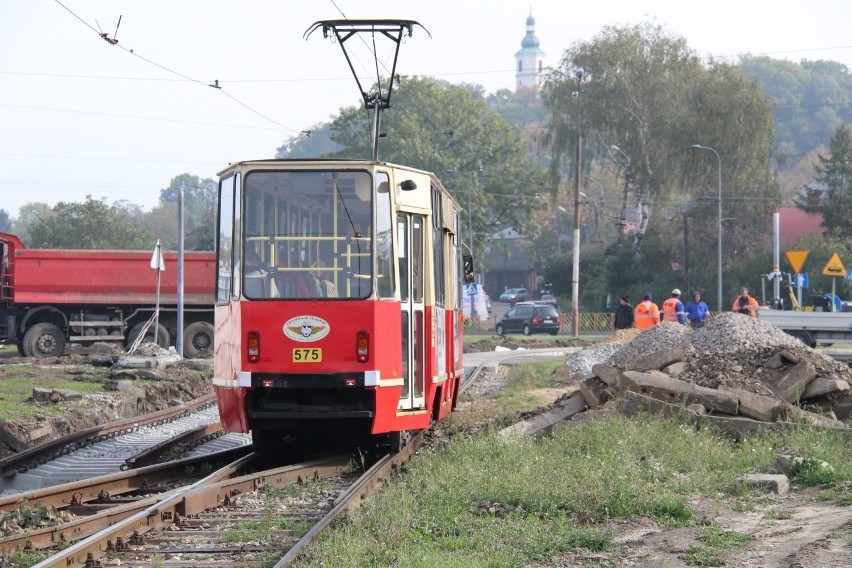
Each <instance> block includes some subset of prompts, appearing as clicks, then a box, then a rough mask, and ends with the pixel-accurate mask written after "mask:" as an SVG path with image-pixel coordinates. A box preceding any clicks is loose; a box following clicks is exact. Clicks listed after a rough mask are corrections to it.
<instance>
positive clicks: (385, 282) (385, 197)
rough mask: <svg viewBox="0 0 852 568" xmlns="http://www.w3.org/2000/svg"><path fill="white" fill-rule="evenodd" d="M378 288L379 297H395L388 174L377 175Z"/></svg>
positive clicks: (391, 216)
mask: <svg viewBox="0 0 852 568" xmlns="http://www.w3.org/2000/svg"><path fill="white" fill-rule="evenodd" d="M376 182H377V184H376V279H377V284H376V287H377V288H376V290H377V292H378V296H379V298H393V297H394V296H395V295H396V282H395V279H394V270H393V259H394V254H393V212H392V211H391V198H390V179H389V177H388V174H387V173H385V172H380V173H379V174H378V175H376Z"/></svg>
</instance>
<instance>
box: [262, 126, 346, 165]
mask: <svg viewBox="0 0 852 568" xmlns="http://www.w3.org/2000/svg"><path fill="white" fill-rule="evenodd" d="M331 134H332V133H331V127H330V125H329V124H327V123H319V124H315V125H314V126H312V127H311V128H310V129H309V130H306V131H305V132H304V133H301V134H298V135H297V136H294V137H293V138H290V139H289V140H287V141H285V142H284V143H283V144H282V145H281V146H279V147H278V149H277V150H276V151H275V157H276V158H306V159H310V158H316V157H320V156H328V155H329V154H333V153H334V152H339V151H340V150H341V148H340V145H339V144H335V143H334V142H333V141H332V139H331Z"/></svg>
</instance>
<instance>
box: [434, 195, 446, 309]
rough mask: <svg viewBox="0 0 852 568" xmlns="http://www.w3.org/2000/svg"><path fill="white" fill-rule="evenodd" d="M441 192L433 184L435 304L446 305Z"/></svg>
mask: <svg viewBox="0 0 852 568" xmlns="http://www.w3.org/2000/svg"><path fill="white" fill-rule="evenodd" d="M441 205H442V203H441V192H440V191H439V190H438V188H437V187H435V186H434V185H433V186H432V246H433V247H434V250H435V256H434V259H435V260H434V262H433V264H432V268H433V270H434V273H433V274H432V277H433V282H434V289H435V305H436V306H441V307H445V306H446V303H445V299H446V298H445V295H444V292H445V290H444V229H443V227H444V220H443V219H444V218H443V213H444V211H443V209H442V207H441Z"/></svg>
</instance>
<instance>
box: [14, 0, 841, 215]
mask: <svg viewBox="0 0 852 568" xmlns="http://www.w3.org/2000/svg"><path fill="white" fill-rule="evenodd" d="M530 11H532V15H533V17H535V19H536V35H537V36H538V38H539V40H540V41H541V49H542V50H544V51H545V52H546V53H547V57H546V58H545V63H546V65H550V66H556V65H558V63H559V59H560V55H561V53H562V51H563V50H564V49H565V48H566V47H567V46H569V45H571V44H572V43H573V42H575V41H577V40H589V39H591V38H593V37H594V36H595V35H596V34H598V33H599V32H600V30H601V28H602V27H603V26H605V25H627V24H636V23H640V22H647V21H652V22H654V23H656V24H659V25H661V26H663V27H664V28H666V29H667V30H668V31H670V32H672V33H674V34H678V35H681V36H683V37H685V38H686V39H687V41H688V42H689V45H690V47H692V48H693V49H695V50H696V51H697V52H698V53H699V54H700V55H702V56H711V55H712V56H713V57H716V58H723V59H726V60H730V61H736V57H737V56H738V55H740V54H744V53H749V54H752V55H759V54H760V55H768V56H771V57H774V58H777V59H790V60H793V61H799V60H800V59H803V58H804V59H829V60H834V61H839V62H841V63H844V64H846V65H847V66H849V67H850V68H852V28H850V23H852V2H850V1H849V0H811V1H810V2H803V1H801V0H777V1H775V2H768V1H743V0H736V1H734V0H715V1H714V2H683V1H682V0H646V1H645V2H636V1H635V0H598V1H596V2H577V1H574V2H569V1H566V0H525V1H515V0H490V1H486V0H454V1H447V0H420V1H418V2H414V1H405V0H397V1H394V2H390V1H381V0H378V1H372V2H364V0H357V1H356V0H334V1H333V2H332V1H330V0H311V1H310V2H307V1H304V0H300V1H291V0H278V1H271V0H267V1H261V0H239V1H238V0H230V1H225V0H61V2H57V1H55V0H0V55H2V57H0V209H5V210H6V211H8V212H9V213H10V214H11V215H12V216H13V217H15V216H17V212H18V208H19V207H20V206H21V205H24V204H26V203H30V202H46V203H48V204H50V205H54V204H55V203H57V202H59V201H68V202H77V201H82V200H84V199H85V197H86V195H87V194H88V195H92V196H93V197H95V198H101V197H105V198H106V199H107V201H108V202H109V203H112V202H114V201H117V200H126V201H129V202H131V203H135V204H138V205H141V206H142V207H144V208H145V209H150V208H151V207H152V206H154V205H156V203H157V199H158V198H159V193H160V190H161V189H163V188H165V187H167V186H168V185H169V182H170V181H171V179H172V178H173V177H175V176H177V175H179V174H182V173H190V174H193V175H198V176H200V177H202V178H204V177H212V178H215V176H216V172H217V171H219V170H221V169H223V168H224V167H225V166H227V164H228V163H229V162H233V161H237V160H243V159H263V158H271V157H273V156H274V153H275V150H276V148H278V147H279V146H280V145H281V144H282V143H283V142H284V141H285V140H286V139H288V138H290V137H292V136H296V135H298V133H299V132H300V131H302V130H305V129H309V128H310V127H311V126H313V125H315V124H317V123H319V122H327V121H328V120H329V119H330V118H331V117H333V116H334V115H336V114H337V113H338V111H339V109H340V108H341V107H346V106H351V105H356V104H360V94H359V92H358V90H357V87H356V85H355V82H354V80H353V79H352V75H351V72H350V70H349V67H348V66H347V64H346V61H345V59H344V57H343V54H342V52H341V50H340V47H339V46H338V45H336V44H333V43H331V42H330V41H328V40H325V39H323V37H322V33H321V31H318V32H316V33H314V34H313V35H312V36H310V37H309V38H308V39H307V40H305V39H304V38H303V34H304V32H305V31H306V30H307V29H308V28H309V26H310V25H311V24H312V23H314V22H316V21H318V20H330V19H342V18H344V17H345V18H351V19H379V18H381V19H405V20H416V21H418V22H419V23H420V24H422V25H423V26H424V27H425V28H426V29H428V31H429V32H430V33H431V35H432V37H431V39H430V38H429V37H428V35H427V34H426V33H424V32H423V31H422V30H421V29H419V28H417V29H415V31H414V35H413V37H411V38H409V39H407V40H406V41H405V43H404V44H403V45H402V46H401V48H400V57H399V63H398V66H397V72H398V73H400V74H403V75H421V76H425V75H428V76H434V77H439V78H443V79H446V80H448V81H450V82H453V83H459V82H468V83H479V84H482V85H483V86H484V87H485V88H486V90H487V91H488V92H489V93H491V92H494V91H495V90H497V89H500V88H510V89H514V86H515V77H514V71H515V59H514V54H515V52H517V51H518V50H519V49H520V43H521V40H522V39H523V37H524V34H525V25H526V18H527V16H528V15H529V14H530ZM119 17H121V24H120V26H119V27H118V31H117V33H116V25H117V23H118V20H119ZM98 32H103V33H106V34H107V35H108V37H110V38H113V37H114V38H115V39H117V40H118V44H117V45H110V44H109V43H108V42H106V41H105V40H104V39H102V38H101V37H99V35H98ZM348 45H350V44H349V43H347V46H348ZM389 45H390V44H389V42H385V43H384V44H380V45H379V50H378V51H379V53H381V54H385V55H387V54H388V51H389ZM131 50H132V53H131ZM389 61H390V60H388V63H387V64H388V65H390V62H389ZM360 62H363V63H369V62H367V61H359V63H360ZM216 80H218V82H219V85H220V86H221V87H222V88H221V89H215V88H212V87H210V86H208V85H209V84H210V83H213V82H214V81H216ZM366 87H369V85H366ZM390 112H392V109H391V111H390ZM363 157H364V158H368V156H363Z"/></svg>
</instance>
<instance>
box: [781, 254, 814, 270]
mask: <svg viewBox="0 0 852 568" xmlns="http://www.w3.org/2000/svg"><path fill="white" fill-rule="evenodd" d="M809 252H811V251H809V250H788V251H786V252H785V253H784V256H786V257H787V261H789V263H790V266H792V267H793V272H801V271H802V265H803V264H805V259H806V258H808V253H809Z"/></svg>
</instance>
